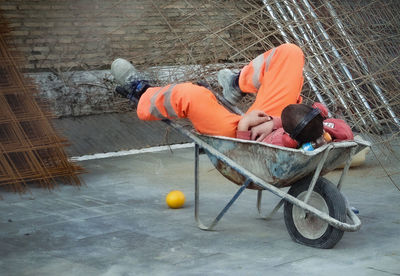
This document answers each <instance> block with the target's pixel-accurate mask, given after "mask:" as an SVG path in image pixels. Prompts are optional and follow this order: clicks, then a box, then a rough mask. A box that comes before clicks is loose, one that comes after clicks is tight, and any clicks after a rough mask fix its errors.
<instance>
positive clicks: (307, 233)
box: [284, 177, 346, 248]
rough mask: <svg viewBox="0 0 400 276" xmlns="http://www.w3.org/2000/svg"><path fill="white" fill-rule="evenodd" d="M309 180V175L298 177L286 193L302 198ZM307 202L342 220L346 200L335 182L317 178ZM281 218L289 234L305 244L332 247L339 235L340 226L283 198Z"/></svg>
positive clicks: (341, 232)
mask: <svg viewBox="0 0 400 276" xmlns="http://www.w3.org/2000/svg"><path fill="white" fill-rule="evenodd" d="M310 182H311V178H305V179H302V180H300V181H299V182H296V183H295V184H293V185H292V187H291V188H290V189H289V192H288V193H289V194H290V195H292V196H294V197H296V198H298V199H300V200H304V198H305V196H306V194H307V190H308V187H309V184H310ZM308 204H309V205H311V206H313V207H315V208H316V209H318V210H320V211H322V212H325V213H327V214H329V215H330V216H331V217H333V218H335V219H337V220H339V221H341V222H345V221H346V203H345V199H344V197H343V195H342V194H341V193H340V192H339V190H338V189H337V188H336V186H335V185H333V184H332V183H331V182H330V181H329V180H327V179H325V178H323V177H321V178H319V179H318V180H317V182H316V184H315V187H314V190H313V192H312V193H311V195H310V199H309V201H308ZM284 218H285V224H286V228H287V230H288V232H289V235H290V236H291V238H292V239H293V240H294V241H296V242H298V243H301V244H304V245H307V246H312V247H317V248H332V247H333V246H335V244H336V243H338V242H339V241H340V239H341V238H342V236H343V231H342V230H340V229H337V228H335V227H333V226H331V225H329V224H328V223H327V222H325V221H323V220H321V219H319V218H318V217H317V216H314V215H313V214H311V213H309V212H307V211H305V210H304V209H302V208H300V207H298V206H296V205H293V204H292V203H290V202H288V201H286V202H285V207H284Z"/></svg>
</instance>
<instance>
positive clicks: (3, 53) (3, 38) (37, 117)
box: [0, 18, 82, 192]
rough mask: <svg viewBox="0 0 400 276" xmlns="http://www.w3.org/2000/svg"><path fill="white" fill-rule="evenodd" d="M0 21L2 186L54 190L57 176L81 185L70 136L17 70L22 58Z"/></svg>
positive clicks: (0, 158)
mask: <svg viewBox="0 0 400 276" xmlns="http://www.w3.org/2000/svg"><path fill="white" fill-rule="evenodd" d="M0 25H1V26H2V27H1V29H0V106H1V108H0V186H2V187H7V188H9V189H10V190H12V191H16V192H24V191H25V190H26V188H27V187H28V185H29V184H30V183H39V184H40V185H41V186H42V187H45V188H48V189H50V188H53V187H54V185H55V184H56V183H57V180H58V179H60V180H61V181H64V182H67V183H68V184H73V185H80V179H79V178H78V176H77V174H78V173H80V172H82V168H80V167H79V166H77V165H75V164H73V163H71V162H70V161H69V160H68V158H67V155H66V153H65V152H64V146H65V145H66V140H65V139H63V138H61V137H60V136H59V135H58V134H57V133H56V132H55V130H54V128H53V127H52V125H51V124H50V121H49V120H50V119H51V117H52V116H51V113H50V112H49V110H48V108H47V107H46V106H45V105H44V104H43V103H39V102H38V100H37V99H36V98H35V93H36V92H37V91H36V87H35V85H33V84H32V83H31V81H30V80H28V79H27V78H25V77H24V76H23V74H22V73H21V72H20V71H19V69H18V68H19V66H21V64H23V61H24V59H23V58H22V57H21V56H20V55H18V53H17V52H16V51H14V50H12V49H13V48H12V46H11V43H10V41H11V38H10V37H9V32H8V29H7V27H6V24H4V23H3V22H2V18H0ZM10 49H11V50H10Z"/></svg>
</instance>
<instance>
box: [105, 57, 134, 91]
mask: <svg viewBox="0 0 400 276" xmlns="http://www.w3.org/2000/svg"><path fill="white" fill-rule="evenodd" d="M111 75H113V77H114V79H115V81H116V82H117V83H118V84H119V85H124V84H126V83H127V82H128V78H129V79H132V78H135V77H136V76H138V71H137V70H136V69H135V67H134V66H133V65H132V64H131V63H130V62H129V61H127V60H126V59H123V58H117V59H116V60H114V61H113V63H112V64H111Z"/></svg>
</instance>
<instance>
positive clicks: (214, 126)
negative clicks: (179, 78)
mask: <svg viewBox="0 0 400 276" xmlns="http://www.w3.org/2000/svg"><path fill="white" fill-rule="evenodd" d="M137 114H138V116H139V118H140V119H141V120H161V119H164V118H169V119H176V118H188V119H189V120H190V121H191V122H192V124H193V126H194V128H195V129H196V130H197V131H198V132H200V133H203V134H209V135H221V136H228V137H235V136H236V128H237V124H238V122H239V120H240V118H241V116H239V115H236V114H233V113H231V112H229V111H228V110H227V109H225V108H224V107H223V106H222V105H220V104H219V103H218V101H217V99H216V97H215V96H214V94H213V93H212V92H211V91H210V90H208V89H207V88H205V87H202V86H198V85H195V84H192V83H181V84H170V85H167V86H165V87H151V88H149V89H147V90H146V92H145V93H144V94H143V95H142V96H141V98H140V101H139V104H138V107H137Z"/></svg>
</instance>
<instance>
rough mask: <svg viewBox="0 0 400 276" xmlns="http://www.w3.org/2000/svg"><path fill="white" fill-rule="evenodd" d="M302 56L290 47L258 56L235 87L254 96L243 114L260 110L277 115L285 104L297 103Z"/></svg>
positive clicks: (295, 48)
mask: <svg viewBox="0 0 400 276" xmlns="http://www.w3.org/2000/svg"><path fill="white" fill-rule="evenodd" d="M303 66H304V55H303V52H302V50H301V49H300V48H299V47H298V46H296V45H294V44H283V45H281V46H279V47H276V48H274V49H271V50H269V51H267V52H265V53H264V54H261V55H259V56H258V57H256V58H255V59H254V60H252V61H251V62H250V63H249V64H248V65H246V66H245V67H244V68H243V69H242V71H241V72H240V77H239V87H240V89H241V90H242V91H244V92H247V93H257V96H256V100H255V102H254V104H253V105H252V106H251V107H250V108H249V110H248V111H247V112H250V111H252V110H263V111H264V112H266V113H267V114H269V115H272V116H280V115H281V112H282V110H283V109H284V108H285V107H286V106H287V105H289V104H295V103H300V102H301V101H302V98H301V96H300V92H301V88H302V86H303Z"/></svg>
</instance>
